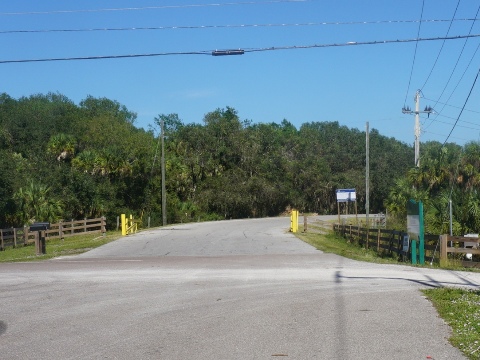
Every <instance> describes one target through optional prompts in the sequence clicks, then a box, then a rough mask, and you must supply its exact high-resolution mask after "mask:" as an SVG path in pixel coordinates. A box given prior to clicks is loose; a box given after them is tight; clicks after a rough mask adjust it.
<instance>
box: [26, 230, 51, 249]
mask: <svg viewBox="0 0 480 360" xmlns="http://www.w3.org/2000/svg"><path fill="white" fill-rule="evenodd" d="M48 229H50V223H49V222H36V223H33V224H32V225H30V231H32V232H33V231H38V236H37V240H35V247H36V250H37V255H40V254H46V253H47V246H46V241H45V233H44V232H43V231H45V230H48Z"/></svg>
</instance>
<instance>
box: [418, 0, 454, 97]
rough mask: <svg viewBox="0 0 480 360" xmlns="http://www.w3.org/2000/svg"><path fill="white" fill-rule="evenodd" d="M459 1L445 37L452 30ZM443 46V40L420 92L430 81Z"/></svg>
mask: <svg viewBox="0 0 480 360" xmlns="http://www.w3.org/2000/svg"><path fill="white" fill-rule="evenodd" d="M460 1H461V0H458V2H457V7H456V8H455V11H454V12H453V15H452V19H451V20H450V24H449V25H448V29H447V32H446V34H445V36H448V34H449V33H450V29H451V28H452V24H453V21H454V19H455V15H456V14H457V10H458V6H459V5H460ZM444 45H445V40H443V42H442V46H441V47H440V50H439V51H438V54H437V58H436V59H435V62H434V63H433V66H432V68H431V69H430V72H429V74H428V76H427V78H426V79H425V82H424V83H423V85H422V87H421V88H420V90H423V88H424V87H425V85H426V84H427V82H428V80H429V79H430V76H431V75H432V72H433V69H435V66H436V65H437V62H438V59H439V58H440V54H441V53H442V50H443V46H444Z"/></svg>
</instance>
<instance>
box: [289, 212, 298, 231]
mask: <svg viewBox="0 0 480 360" xmlns="http://www.w3.org/2000/svg"><path fill="white" fill-rule="evenodd" d="M290 231H291V232H294V233H296V232H297V231H298V210H292V214H291V215H290Z"/></svg>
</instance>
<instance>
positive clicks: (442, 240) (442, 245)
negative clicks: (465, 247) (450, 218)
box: [440, 235, 448, 266]
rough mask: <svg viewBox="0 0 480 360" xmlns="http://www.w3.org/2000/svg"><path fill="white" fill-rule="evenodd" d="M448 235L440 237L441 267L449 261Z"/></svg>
mask: <svg viewBox="0 0 480 360" xmlns="http://www.w3.org/2000/svg"><path fill="white" fill-rule="evenodd" d="M447 246H448V235H440V266H443V265H444V264H445V262H446V261H447Z"/></svg>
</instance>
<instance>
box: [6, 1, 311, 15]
mask: <svg viewBox="0 0 480 360" xmlns="http://www.w3.org/2000/svg"><path fill="white" fill-rule="evenodd" d="M310 1H316V0H267V1H242V2H229V3H211V4H185V5H162V6H145V7H125V8H109V9H78V10H52V11H26V12H0V15H3V16H6V15H47V14H71V13H95V12H112V11H138V10H162V9H181V8H199V7H220V6H234V5H263V4H275V3H301V2H310Z"/></svg>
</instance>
